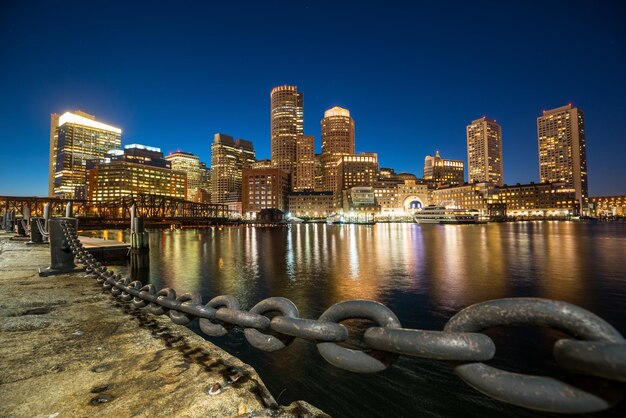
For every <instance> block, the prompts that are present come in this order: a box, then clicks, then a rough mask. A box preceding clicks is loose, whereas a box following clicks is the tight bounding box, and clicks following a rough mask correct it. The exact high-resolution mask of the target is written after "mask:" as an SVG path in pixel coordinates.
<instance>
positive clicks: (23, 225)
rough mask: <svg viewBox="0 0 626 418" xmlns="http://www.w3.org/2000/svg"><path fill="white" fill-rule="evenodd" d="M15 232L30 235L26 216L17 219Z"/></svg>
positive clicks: (23, 235)
mask: <svg viewBox="0 0 626 418" xmlns="http://www.w3.org/2000/svg"><path fill="white" fill-rule="evenodd" d="M15 233H16V234H17V235H18V236H20V237H25V236H27V235H28V223H27V222H26V220H25V219H24V218H18V219H16V220H15Z"/></svg>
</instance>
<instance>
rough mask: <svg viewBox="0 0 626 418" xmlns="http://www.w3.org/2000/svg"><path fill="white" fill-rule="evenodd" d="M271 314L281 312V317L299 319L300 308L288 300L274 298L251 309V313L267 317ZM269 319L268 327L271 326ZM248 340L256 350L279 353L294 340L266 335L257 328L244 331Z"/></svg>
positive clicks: (280, 335)
mask: <svg viewBox="0 0 626 418" xmlns="http://www.w3.org/2000/svg"><path fill="white" fill-rule="evenodd" d="M269 312H280V314H281V316H285V317H287V318H298V317H299V316H300V315H299V313H298V308H297V307H296V305H295V304H294V303H293V302H292V301H290V300H289V299H287V298H282V297H272V298H267V299H263V300H262V301H260V302H259V303H257V304H256V305H254V306H253V307H252V309H250V313H252V314H258V315H265V314H266V313H269ZM270 323H271V322H270V321H269V319H268V327H269V325H270ZM243 333H244V335H245V337H246V340H248V342H249V343H250V345H252V346H253V347H255V348H258V349H259V350H263V351H278V350H282V349H283V348H285V347H287V346H288V345H289V344H291V343H292V342H293V340H294V337H292V336H291V335H284V334H278V335H276V336H274V335H269V334H265V333H263V332H261V331H259V330H258V329H255V328H246V329H245V330H244V332H243Z"/></svg>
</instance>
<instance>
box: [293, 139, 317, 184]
mask: <svg viewBox="0 0 626 418" xmlns="http://www.w3.org/2000/svg"><path fill="white" fill-rule="evenodd" d="M314 142H315V138H314V137H313V136H304V135H298V137H297V139H296V171H295V172H294V175H293V176H292V182H291V184H292V189H293V191H294V192H304V191H311V190H314V189H315V144H314Z"/></svg>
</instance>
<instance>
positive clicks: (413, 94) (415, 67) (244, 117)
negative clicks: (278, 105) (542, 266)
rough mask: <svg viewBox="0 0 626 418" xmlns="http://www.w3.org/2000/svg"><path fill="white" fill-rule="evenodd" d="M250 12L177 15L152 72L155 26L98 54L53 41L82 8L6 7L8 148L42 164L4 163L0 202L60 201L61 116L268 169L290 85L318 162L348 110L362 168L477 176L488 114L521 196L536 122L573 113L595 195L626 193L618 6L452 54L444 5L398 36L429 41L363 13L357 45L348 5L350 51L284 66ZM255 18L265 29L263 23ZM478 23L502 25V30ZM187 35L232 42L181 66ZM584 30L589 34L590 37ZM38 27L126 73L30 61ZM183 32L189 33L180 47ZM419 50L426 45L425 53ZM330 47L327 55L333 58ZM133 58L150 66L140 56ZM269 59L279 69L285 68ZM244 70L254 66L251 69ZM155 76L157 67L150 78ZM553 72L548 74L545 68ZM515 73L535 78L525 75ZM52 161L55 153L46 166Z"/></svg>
mask: <svg viewBox="0 0 626 418" xmlns="http://www.w3.org/2000/svg"><path fill="white" fill-rule="evenodd" d="M244 4H245V6H246V7H245V9H246V10H243V9H242V8H237V7H234V8H233V7H230V8H229V7H227V6H224V7H222V8H220V7H209V8H208V9H209V10H208V11H211V12H214V13H215V14H216V15H218V16H221V17H223V18H224V19H225V20H224V22H221V21H220V22H217V23H216V24H215V27H212V26H210V25H200V20H201V19H199V17H201V16H206V13H208V11H207V8H203V6H201V5H187V7H186V10H185V16H190V15H192V14H193V13H190V11H195V12H197V15H198V17H189V19H190V20H189V21H186V20H184V19H183V18H182V17H181V16H179V14H177V13H173V15H172V23H171V25H172V28H171V29H172V30H171V31H168V32H167V33H168V36H167V37H165V38H164V36H165V35H161V34H155V33H151V36H153V37H155V38H156V39H158V40H162V41H164V43H163V44H162V45H160V46H161V47H163V48H164V51H165V53H164V54H162V55H156V54H155V55H152V61H150V60H148V59H147V58H148V57H149V56H151V55H150V54H149V53H151V52H156V51H155V50H154V49H153V48H152V47H149V46H145V42H144V41H145V39H144V38H142V36H141V32H140V28H142V27H143V26H142V25H141V22H140V23H139V24H138V28H137V29H136V30H135V29H129V28H122V31H121V33H120V34H115V33H112V32H111V31H110V30H104V29H102V30H100V29H98V26H97V25H94V24H93V23H94V22H93V21H90V26H89V28H91V29H92V31H91V32H90V31H83V33H84V39H82V40H80V41H74V40H73V39H71V34H70V33H69V32H64V31H61V32H55V31H53V28H52V26H51V25H50V24H49V22H48V21H47V19H48V18H49V17H50V15H52V16H57V15H59V16H57V17H58V18H59V19H61V23H62V22H63V21H64V20H63V19H65V18H64V17H61V16H60V14H61V12H62V11H63V10H64V7H67V6H64V5H61V6H60V7H58V8H55V9H54V10H47V9H46V7H47V6H45V5H42V6H39V5H38V6H37V7H35V6H32V5H20V6H11V7H6V8H7V12H8V13H4V16H5V17H6V16H9V18H10V19H9V18H5V19H3V25H2V26H3V29H0V35H1V36H0V46H1V47H2V51H3V52H2V53H3V57H9V54H11V55H10V57H11V59H10V60H4V61H5V62H7V65H6V66H5V67H4V68H3V70H1V71H2V74H3V77H2V80H3V81H2V86H3V87H4V88H3V91H5V92H6V94H5V95H4V98H5V100H3V101H2V104H1V108H0V115H1V116H0V118H2V120H1V121H2V123H3V126H4V127H5V129H4V132H3V134H2V136H3V139H4V140H3V142H4V143H7V144H8V143H14V144H16V145H19V144H21V143H28V144H30V145H32V146H29V152H28V153H23V152H15V153H12V152H6V153H3V155H2V156H1V157H0V158H1V160H0V170H1V171H0V175H1V176H2V177H3V178H7V176H9V173H11V174H10V175H11V176H12V178H14V177H15V174H17V175H19V176H20V180H19V182H13V183H10V184H9V183H7V182H2V190H0V193H1V194H17V195H32V194H36V195H45V194H46V181H45V180H44V179H45V178H46V173H47V157H46V154H47V151H46V148H47V147H48V138H49V131H48V129H49V122H48V118H49V114H50V113H63V112H64V111H72V110H75V109H81V110H83V111H85V112H87V113H90V114H95V115H97V117H98V120H99V121H102V122H103V123H107V124H111V125H113V126H119V127H121V128H122V130H123V135H122V142H123V144H128V143H144V144H149V145H156V146H159V147H161V148H162V149H163V151H164V153H165V154H169V153H170V152H173V151H177V150H181V151H186V152H191V153H194V154H195V155H198V156H199V157H200V160H201V161H206V162H208V161H210V148H211V142H212V137H213V135H214V134H215V133H217V132H227V133H232V134H233V135H236V136H237V137H241V138H245V139H247V140H249V141H251V142H253V143H254V145H255V151H256V153H257V156H258V158H259V159H262V158H269V157H270V152H269V149H270V126H269V120H268V118H267V114H268V109H269V107H270V105H269V92H270V89H271V88H272V87H275V86H280V85H283V84H288V85H296V86H298V91H302V92H304V93H305V99H306V100H305V105H306V106H305V107H306V110H305V112H304V114H305V116H304V119H305V121H304V135H308V136H311V135H313V136H315V152H316V153H320V151H321V148H320V147H321V132H320V127H319V126H320V125H319V123H320V121H321V119H322V118H323V112H324V111H325V110H328V109H330V108H332V107H334V106H341V107H344V108H346V109H349V110H350V112H351V116H353V117H354V120H355V125H356V150H355V151H356V152H357V153H360V152H376V153H377V154H378V157H379V165H380V166H381V167H393V168H395V169H396V171H397V172H402V171H407V172H411V173H414V174H416V175H418V176H419V175H420V173H421V171H422V165H423V159H424V157H425V156H426V155H432V154H433V153H434V152H435V151H436V150H439V151H440V152H441V153H442V154H444V155H445V156H446V157H447V158H451V159H460V160H464V161H467V155H466V151H465V149H466V141H465V126H467V124H469V123H470V122H471V121H472V120H475V119H476V118H479V117H481V116H482V115H486V116H487V117H489V118H492V119H496V120H497V121H498V124H500V125H501V126H502V129H503V140H502V141H503V160H504V162H505V168H504V183H506V184H515V183H528V182H530V181H536V182H538V181H539V170H538V162H537V152H538V149H537V130H536V118H537V117H539V116H541V114H542V111H543V110H545V109H553V108H557V107H560V106H563V105H566V104H567V103H570V102H572V103H573V104H574V105H575V106H577V107H579V108H580V109H582V110H583V111H584V112H585V116H586V118H585V119H586V134H587V135H586V136H587V146H588V166H589V167H588V168H589V174H590V175H589V190H590V195H591V196H598V195H609V194H624V193H626V185H625V182H624V181H623V178H620V176H615V174H614V173H615V171H616V170H617V169H618V168H619V162H620V161H621V160H623V159H624V158H626V151H624V150H623V149H622V148H621V147H618V146H617V145H618V144H619V143H620V141H621V139H622V138H623V136H624V132H626V126H625V122H624V118H623V117H621V115H622V114H623V111H624V110H626V109H625V105H624V103H622V97H623V96H624V94H625V93H626V83H625V81H624V79H623V77H621V76H619V74H621V73H623V72H624V62H625V59H624V48H623V44H624V42H623V41H624V36H623V35H624V29H622V28H621V27H619V26H618V25H617V23H618V21H617V18H616V16H617V13H615V12H616V10H615V9H616V8H617V6H616V5H611V4H604V5H598V6H593V7H592V6H590V5H587V4H581V5H580V7H576V8H574V7H573V8H568V10H567V12H566V14H567V17H568V18H569V19H562V20H560V21H559V22H557V23H556V24H555V25H556V26H555V27H552V28H551V29H549V30H548V29H546V28H545V27H543V26H542V25H541V23H546V22H548V21H550V16H554V15H555V14H556V13H557V10H558V7H557V6H547V9H546V10H544V14H545V16H544V17H541V16H536V15H534V14H533V13H532V12H531V9H532V7H530V6H528V7H513V6H498V7H492V8H491V9H489V10H488V11H487V12H486V14H487V15H489V16H491V17H493V16H494V15H502V16H503V17H507V16H509V17H510V16H511V15H512V14H513V13H515V14H519V15H520V16H521V17H523V18H524V19H519V21H520V22H518V23H515V24H514V25H513V27H511V28H508V27H506V25H504V23H502V22H494V25H496V27H497V29H500V30H501V31H500V33H499V37H498V39H496V38H493V37H491V36H490V35H488V34H487V33H482V32H479V33H470V34H468V35H467V39H454V41H453V40H452V39H450V38H451V36H454V35H453V33H451V35H450V36H447V37H446V36H444V37H441V36H439V35H441V33H440V32H439V31H443V29H437V28H436V27H435V26H436V22H441V19H443V18H442V17H441V16H444V14H443V11H442V10H441V8H440V7H438V6H433V5H421V6H420V7H415V8H413V7H410V6H406V5H405V6H403V8H402V10H403V11H405V12H406V13H404V14H405V15H406V16H401V15H402V13H395V15H394V18H396V19H398V22H396V23H402V22H406V21H407V20H408V19H410V18H412V19H419V23H420V24H423V25H422V27H420V28H419V29H416V28H413V29H410V28H412V27H413V26H420V25H417V24H416V25H413V26H412V25H409V26H406V27H407V28H409V29H397V27H402V25H396V24H392V22H390V21H389V22H388V21H386V20H385V19H384V18H385V17H390V15H391V11H382V12H381V13H382V14H381V15H380V18H381V22H380V26H379V27H377V29H376V30H374V29H372V27H371V26H370V25H369V23H372V22H373V21H374V20H373V19H374V18H375V17H377V16H378V15H377V13H375V12H377V11H376V10H373V9H372V8H371V7H369V6H363V7H360V8H359V9H358V10H356V15H355V20H356V24H355V25H353V26H352V29H353V32H354V33H352V32H345V31H342V30H341V28H340V21H341V19H340V17H341V16H344V15H345V14H346V13H348V9H349V7H348V6H347V5H341V6H340V7H339V8H338V11H337V13H338V16H335V17H329V21H328V22H327V24H328V28H329V30H330V32H332V33H335V32H333V30H334V31H339V34H340V35H341V36H339V37H337V36H332V34H331V33H322V32H315V31H310V30H309V31H304V32H303V33H302V34H298V35H297V36H295V38H296V39H293V40H287V41H286V42H287V43H289V44H290V45H292V46H294V48H295V44H298V45H299V46H298V48H295V49H293V50H291V51H283V52H284V56H279V57H278V58H277V57H276V56H272V54H271V53H276V51H277V47H276V46H273V45H272V42H271V41H272V40H273V39H276V37H277V36H278V32H276V31H271V30H270V31H269V32H268V33H266V34H261V35H259V36H258V39H256V40H255V41H254V42H252V44H253V45H251V46H246V45H245V43H246V42H250V40H251V39H253V34H252V32H254V30H255V29H256V28H259V27H261V24H260V22H261V21H262V20H263V19H262V17H263V16H266V15H267V14H268V12H269V10H266V9H265V8H263V7H261V6H259V5H255V4H253V3H244ZM3 7H5V6H3ZM268 9H274V8H271V7H270V8H268ZM396 9H397V8H396ZM468 9H469V8H468V7H467V6H463V5H456V7H455V8H454V10H452V12H451V14H450V15H446V19H447V20H446V23H447V25H446V28H449V27H452V26H453V25H454V24H458V25H460V26H459V28H458V30H459V31H462V30H463V28H467V25H468V24H467V23H463V22H462V19H461V17H462V15H463V14H464V13H474V14H476V13H477V12H475V11H474V12H472V11H471V10H468ZM574 9H576V10H574ZM87 10H89V9H88V8H87ZM140 11H142V9H141V7H137V6H134V7H130V8H128V10H125V12H126V14H125V17H124V16H122V17H117V16H113V15H112V14H109V13H111V12H106V11H103V12H102V13H103V14H102V15H98V16H94V17H93V19H95V21H96V22H99V21H105V19H106V18H111V19H113V20H114V21H115V19H117V20H126V19H130V18H133V17H134V16H136V15H137V14H139V13H140ZM274 11H275V10H274ZM322 11H323V7H322V6H320V5H317V4H309V5H306V4H305V5H286V4H285V5H282V7H281V8H280V10H279V11H278V12H276V11H275V12H276V13H278V15H279V16H284V15H289V14H290V13H291V14H297V15H299V16H302V17H303V18H304V19H305V20H308V21H313V20H315V19H316V18H318V17H319V15H320V14H321V13H322ZM73 12H75V13H76V14H77V16H76V19H75V20H76V21H78V22H79V23H76V24H77V25H82V26H84V25H85V23H84V22H82V21H81V19H80V17H81V16H85V15H86V14H87V11H81V10H75V11H74V10H73ZM418 12H419V13H418ZM46 13H48V14H46ZM151 13H152V14H153V15H154V16H157V17H159V16H161V17H163V16H165V14H166V13H165V11H164V10H161V9H160V8H159V7H154V8H153V9H151ZM255 13H256V14H258V16H257V18H255V19H253V18H252V16H253V15H254V14H255ZM26 16H28V19H29V22H30V23H29V24H28V25H26V26H25V28H21V27H19V25H16V23H15V22H20V19H25V18H26ZM234 16H238V17H237V19H235V20H236V21H238V22H239V23H249V24H250V26H249V29H248V30H247V31H244V32H243V34H241V35H240V36H234V37H232V39H225V38H226V37H225V36H221V37H219V34H218V33H217V32H219V29H223V25H224V24H226V23H225V22H229V21H230V20H228V18H233V19H234ZM428 17H431V18H433V17H434V18H435V19H434V22H433V23H428V22H424V20H426V19H428ZM277 18H278V17H277ZM479 19H485V20H488V17H480V18H479ZM235 20H233V21H235ZM505 20H506V19H505ZM529 20H530V21H531V22H533V23H535V24H536V25H535V26H536V27H537V29H536V30H535V31H534V32H533V33H528V31H526V32H524V37H523V39H520V37H519V36H518V35H516V32H515V30H516V29H515V27H516V25H517V24H522V22H523V24H524V26H528V21H529ZM183 22H185V23H189V25H188V26H189V30H190V31H195V32H194V33H196V32H197V33H199V34H200V35H201V36H199V37H200V38H201V39H200V40H202V39H205V38H206V37H207V36H209V37H212V38H211V39H215V40H216V41H218V42H217V43H216V42H213V43H210V45H209V44H207V45H209V46H206V47H204V48H205V49H206V50H204V49H200V48H199V43H198V42H200V40H198V41H194V42H191V41H190V44H189V45H188V46H186V47H185V48H182V49H183V51H182V52H177V51H175V50H174V49H175V48H174V46H178V45H181V42H182V40H183V39H186V34H188V33H190V32H189V30H188V31H185V30H183V29H184V28H183V27H182V23H183ZM416 22H417V21H416ZM516 22H517V20H516ZM581 22H584V23H585V25H580V23H581ZM82 26H81V27H82ZM113 26H115V25H113ZM531 26H532V25H531ZM33 27H36V29H37V30H36V31H34V33H38V34H42V33H49V34H50V39H49V40H46V41H37V42H42V45H44V46H45V45H48V44H49V42H55V43H56V44H57V45H66V44H67V45H68V48H70V49H71V50H74V51H76V50H77V49H76V46H72V45H74V44H76V43H77V44H78V45H82V43H83V42H93V47H94V51H95V50H97V49H98V48H99V52H98V53H97V54H96V53H95V52H93V53H92V52H89V51H87V52H81V54H83V55H82V56H85V57H86V58H90V57H91V58H94V59H98V57H100V56H101V57H102V59H104V57H105V56H106V55H107V54H108V53H111V54H113V55H109V56H112V57H118V58H120V59H121V60H122V63H119V64H118V63H116V64H115V65H114V64H108V63H107V62H105V61H98V62H100V63H101V64H102V66H101V67H102V68H100V67H98V66H85V65H84V64H82V63H81V62H82V61H81V62H78V61H77V62H75V63H73V64H72V66H68V65H61V64H60V63H61V62H62V61H61V60H60V59H61V58H60V57H58V56H56V55H54V56H53V55H51V54H50V53H49V52H46V51H44V50H43V49H44V48H42V46H41V45H40V46H38V47H35V48H31V52H30V53H29V54H26V53H25V50H28V46H29V45H31V44H33V43H35V42H36V41H35V39H34V35H32V36H22V38H20V39H21V41H20V42H18V46H20V47H21V49H19V50H18V49H16V46H15V45H13V44H12V41H15V40H16V39H18V38H19V37H20V36H21V35H22V34H23V33H24V29H29V30H30V29H32V28H33ZM85 27H87V26H85ZM94 27H95V28H96V29H93V28H94ZM176 29H180V34H177V33H176ZM518 29H519V28H518ZM444 32H445V31H444ZM454 33H458V32H454ZM556 33H568V36H569V37H571V39H568V42H567V45H566V44H565V43H560V44H561V48H560V49H558V50H557V49H555V48H554V46H550V45H548V43H546V44H545V45H544V44H542V43H540V42H539V41H540V40H541V39H546V38H547V37H548V35H550V34H556ZM105 35H106V36H105ZM420 35H425V37H424V39H425V40H422V38H421V37H420ZM255 36H256V35H255ZM331 40H332V41H334V43H333V42H331ZM70 41H72V42H70ZM122 41H123V42H122ZM140 41H142V42H144V43H143V44H142V46H145V48H146V49H147V51H144V52H141V51H140V52H137V51H136V50H135V49H134V48H133V46H136V45H138V42H140ZM157 43H158V42H157ZM570 44H571V45H576V46H570ZM33 45H35V46H37V45H39V44H36V43H35V44H33ZM322 45H323V46H324V48H325V50H324V53H322V52H321V51H320V50H319V47H320V46H322ZM315 46H317V49H316V48H314V47H315ZM232 47H237V48H236V54H235V53H234V52H228V51H227V49H228V48H232ZM346 47H347V48H348V49H350V48H352V49H353V52H350V51H348V52H346V53H345V55H342V52H341V51H345V50H346V49H345V48H346ZM194 48H195V49H194ZM253 48H257V49H259V51H254V50H253ZM264 48H265V49H264ZM484 49H490V50H492V52H491V53H494V54H497V55H498V57H499V58H498V60H497V61H498V62H496V61H494V62H493V63H491V64H490V65H492V66H493V68H491V67H488V66H486V65H484V64H481V63H479V61H480V60H479V59H478V58H481V57H482V58H484V57H485V54H487V52H485V51H483V52H481V50H484ZM574 49H576V50H580V51H581V53H582V54H583V58H584V59H583V60H582V61H581V60H577V61H576V65H570V66H568V67H567V71H563V72H562V73H559V74H555V71H556V70H557V69H559V68H563V64H564V63H567V62H568V61H567V57H569V56H571V53H572V51H573V50H574ZM131 51H132V54H135V53H137V55H138V57H134V56H131ZM355 51H356V52H355ZM442 51H443V52H442ZM300 52H306V54H304V55H301V54H300ZM355 54H356V55H355ZM471 54H476V55H477V57H476V58H471V59H470V60H469V61H466V64H465V66H464V67H463V71H459V70H458V69H457V68H458V64H459V63H460V62H461V61H463V60H464V59H467V58H468V56H469V55H471ZM266 55H267V56H266ZM270 56H271V58H272V59H276V60H277V62H276V63H274V64H273V63H270V61H269V59H270ZM36 58H39V59H43V60H49V61H46V62H49V63H50V65H48V66H47V67H46V71H41V68H40V67H39V66H37V65H35V64H34V63H35V62H36ZM177 58H186V59H183V60H182V61H181V64H180V65H179V66H178V67H176V68H174V70H173V71H172V72H171V73H167V72H166V71H168V70H171V69H172V68H173V67H170V66H168V65H166V64H167V63H166V61H167V60H168V59H170V60H173V59H177ZM225 58H228V59H229V60H230V61H232V64H231V65H228V66H227V67H229V68H230V70H229V71H230V73H231V74H230V75H229V76H228V77H226V78H220V77H222V76H224V75H225V73H223V72H221V71H218V70H211V71H208V72H206V74H202V75H201V74H199V73H200V72H199V71H198V70H199V69H201V70H203V71H204V70H206V69H207V68H209V67H207V65H208V63H214V60H215V59H220V60H222V59H225ZM321 58H324V59H325V60H326V59H327V60H329V61H332V62H333V65H332V66H331V67H330V68H327V67H325V66H324V65H322V62H321V61H320V60H321ZM87 61H88V60H87ZM244 61H245V62H249V63H251V64H253V65H252V66H240V67H238V68H236V67H237V65H238V64H239V65H240V64H242V63H243V62H244ZM288 61H289V62H290V63H287V62H288ZM500 61H503V62H506V63H505V64H502V63H501V62H500ZM149 62H152V64H151V65H150V66H149V65H148V63H149ZM463 62H465V61H463ZM539 62H541V65H536V64H537V63H539ZM52 64H55V65H52ZM122 64H124V65H122ZM516 65H517V66H519V67H520V68H519V69H516V68H514V67H515V66H516ZM118 66H119V67H120V68H118ZM194 66H195V67H194ZM122 67H123V68H126V69H127V70H124V69H123V68H122ZM211 68H213V67H211ZM322 68H324V69H326V71H322ZM148 69H150V71H148ZM138 72H139V73H141V74H139V73H138ZM187 73H189V77H187ZM137 77H140V79H141V82H139V79H138V78H137ZM123 78H128V80H123ZM183 78H188V80H186V79H183ZM9 82H10V83H9ZM132 83H135V84H132ZM476 83H479V84H483V85H484V86H486V87H483V88H482V89H481V91H480V92H481V94H480V95H472V93H473V90H474V89H475V88H476V85H475V84H476ZM131 84H132V85H131ZM227 91H228V92H229V94H226V92H227ZM9 141H12V142H9ZM390 144H393V145H394V146H393V147H391V146H389V145H390ZM39 147H41V150H42V151H41V152H38V151H37V149H39ZM466 178H467V175H466Z"/></svg>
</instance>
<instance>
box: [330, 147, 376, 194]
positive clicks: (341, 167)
mask: <svg viewBox="0 0 626 418" xmlns="http://www.w3.org/2000/svg"><path fill="white" fill-rule="evenodd" d="M336 164H337V168H336V175H337V188H336V189H335V193H336V197H337V198H340V196H341V192H342V191H344V190H346V189H349V188H351V187H357V186H373V185H374V184H375V183H376V180H377V179H378V154H376V153H374V152H362V153H360V154H356V155H342V156H340V157H339V160H338V161H337V163H336Z"/></svg>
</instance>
